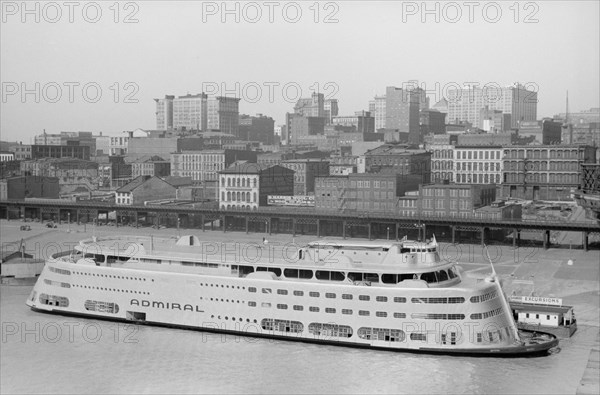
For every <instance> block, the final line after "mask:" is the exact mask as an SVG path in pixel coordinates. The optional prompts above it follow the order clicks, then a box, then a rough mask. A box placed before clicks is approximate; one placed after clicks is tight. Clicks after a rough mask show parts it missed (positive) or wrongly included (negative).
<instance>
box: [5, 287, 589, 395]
mask: <svg viewBox="0 0 600 395" xmlns="http://www.w3.org/2000/svg"><path fill="white" fill-rule="evenodd" d="M30 290H31V286H8V285H3V286H1V287H0V291H1V304H0V307H1V308H0V318H1V321H2V334H1V335H2V339H1V342H2V343H1V353H0V392H1V393H3V394H4V393H62V394H66V393H277V394H279V393H394V394H401V393H422V394H434V393H456V394H462V393H485V394H490V393H498V394H508V393H513V394H516V393H539V394H568V393H575V391H576V389H577V386H578V385H579V381H580V380H581V377H582V375H583V372H584V368H585V366H586V364H587V360H588V355H589V350H590V347H591V345H592V343H593V340H594V339H595V337H596V335H597V333H598V327H595V326H580V328H579V330H578V331H577V332H576V334H575V335H574V336H573V337H572V338H571V339H568V340H563V341H562V342H561V345H560V347H561V351H560V352H559V353H556V354H553V355H549V356H545V357H535V358H509V359H503V358H472V357H453V356H439V355H435V356H433V355H425V354H412V353H402V352H393V351H375V350H365V349H354V348H348V347H336V346H324V345H315V344H305V343H300V342H286V341H276V340H268V339H256V338H251V337H234V336H224V335H220V334H208V333H204V332H200V331H190V330H181V329H171V328H161V327H151V326H131V325H126V324H123V323H113V322H108V321H99V320H91V319H82V318H74V317H65V316H59V315H51V314H44V313H37V312H33V311H31V310H30V309H29V308H28V307H27V306H26V305H25V300H26V298H27V296H28V295H29V292H30Z"/></svg>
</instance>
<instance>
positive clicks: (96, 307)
mask: <svg viewBox="0 0 600 395" xmlns="http://www.w3.org/2000/svg"><path fill="white" fill-rule="evenodd" d="M84 307H85V309H86V310H88V311H98V312H101V313H112V314H116V313H118V312H119V305H118V304H116V303H109V302H99V301H96V300H86V301H85V303H84Z"/></svg>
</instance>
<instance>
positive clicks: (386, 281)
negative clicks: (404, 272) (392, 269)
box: [381, 273, 398, 284]
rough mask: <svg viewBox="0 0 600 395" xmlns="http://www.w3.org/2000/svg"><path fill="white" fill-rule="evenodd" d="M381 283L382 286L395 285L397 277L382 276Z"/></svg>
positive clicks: (390, 275) (395, 275)
mask: <svg viewBox="0 0 600 395" xmlns="http://www.w3.org/2000/svg"><path fill="white" fill-rule="evenodd" d="M381 282H382V283H384V284H397V283H398V275H397V274H388V273H386V274H382V275H381Z"/></svg>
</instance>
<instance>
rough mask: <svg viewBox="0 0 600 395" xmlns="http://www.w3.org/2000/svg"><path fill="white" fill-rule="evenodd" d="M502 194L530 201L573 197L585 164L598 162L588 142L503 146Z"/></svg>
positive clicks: (593, 149) (594, 150)
mask: <svg viewBox="0 0 600 395" xmlns="http://www.w3.org/2000/svg"><path fill="white" fill-rule="evenodd" d="M503 162H504V166H503V172H502V196H503V197H505V198H507V197H512V198H519V199H526V200H571V190H572V189H577V188H579V185H580V176H581V171H582V166H581V165H583V164H584V163H595V162H596V149H595V148H594V147H591V146H588V145H564V146H560V145H545V146H544V145H541V146H530V145H521V146H516V145H515V146H511V147H504V148H503Z"/></svg>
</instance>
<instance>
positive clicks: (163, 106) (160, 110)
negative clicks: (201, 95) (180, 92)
mask: <svg viewBox="0 0 600 395" xmlns="http://www.w3.org/2000/svg"><path fill="white" fill-rule="evenodd" d="M174 100H175V96H172V95H166V96H165V98H164V99H154V101H155V102H156V129H158V130H170V129H173V102H174ZM190 100H191V99H190ZM183 101H185V99H183V100H182V101H179V102H178V104H179V105H181V104H182V102H183ZM190 107H191V106H190ZM178 118H179V114H178ZM178 121H179V119H178Z"/></svg>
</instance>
